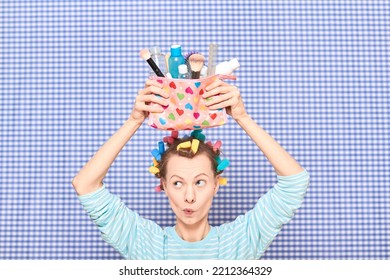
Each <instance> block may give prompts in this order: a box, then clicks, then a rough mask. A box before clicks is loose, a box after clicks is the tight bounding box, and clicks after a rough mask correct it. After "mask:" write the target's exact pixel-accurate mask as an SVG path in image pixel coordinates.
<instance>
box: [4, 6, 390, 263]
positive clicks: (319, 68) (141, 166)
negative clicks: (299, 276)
mask: <svg viewBox="0 0 390 280" xmlns="http://www.w3.org/2000/svg"><path fill="white" fill-rule="evenodd" d="M389 29H390V4H389V1H372V0H370V1H368V0H367V1H210V0H202V1H184V0H181V1H130V0H129V1H95V2H92V1H2V2H1V110H0V114H1V116H0V122H1V134H0V135H1V144H0V145H1V146H0V147H1V148H0V151H1V189H0V258H1V259H120V258H121V257H120V255H119V254H118V253H117V252H116V251H115V250H114V249H113V248H111V247H110V246H109V245H107V244H106V243H105V242H104V241H103V240H102V238H101V237H100V234H99V232H98V230H97V228H96V227H95V225H94V224H93V223H92V222H91V221H90V219H89V217H88V216H87V214H86V213H85V212H84V210H83V209H82V208H81V205H80V204H79V202H78V200H77V198H76V194H75V191H74V190H73V188H72V185H71V180H72V178H73V176H74V175H75V174H76V173H77V172H78V171H79V170H80V168H81V167H82V166H83V165H84V164H85V163H86V162H87V161H88V160H89V159H90V157H91V156H93V154H94V153H95V152H96V151H97V150H98V149H99V148H100V147H101V145H102V144H103V143H104V142H105V141H107V140H108V138H109V137H110V136H111V135H112V134H113V133H115V131H116V130H117V129H118V128H119V127H120V126H121V125H122V124H123V122H124V121H125V120H126V119H127V117H128V116H129V114H130V112H131V108H132V101H133V100H134V98H135V96H136V94H137V91H138V90H139V89H140V88H142V87H143V85H144V81H145V79H146V77H147V69H148V68H147V64H146V63H145V62H144V61H142V60H141V59H140V57H139V51H140V50H141V49H142V48H145V47H151V46H153V45H158V46H160V47H161V48H162V50H163V52H164V53H166V52H168V51H169V46H170V45H171V44H173V43H180V44H181V45H182V46H183V52H184V53H186V52H188V51H190V50H197V51H200V52H201V53H203V54H205V55H206V59H207V50H208V45H209V43H210V42H217V43H218V44H219V56H218V61H222V60H227V59H230V58H233V57H237V58H238V60H239V62H240V63H241V68H240V69H239V70H237V71H236V72H235V73H236V74H237V76H238V80H237V81H236V82H234V84H235V85H237V86H238V87H239V88H240V90H241V94H242V96H243V99H244V102H245V105H246V108H247V111H248V112H249V114H250V115H251V116H252V118H253V119H255V121H256V122H257V123H258V124H260V125H261V126H262V127H263V128H264V129H266V130H267V131H268V132H269V133H270V134H271V135H272V136H273V137H274V138H275V139H276V140H278V142H279V143H280V144H281V145H283V147H285V148H286V149H287V150H288V151H289V152H290V153H291V154H292V155H293V156H294V157H295V158H296V159H297V160H298V161H299V162H300V163H301V164H302V165H303V166H304V167H305V168H306V169H307V170H308V171H309V172H310V175H311V185H310V188H309V190H308V193H307V196H306V199H305V202H304V205H303V207H302V208H301V209H300V210H299V211H298V212H297V215H296V216H295V218H294V219H293V220H292V221H291V222H290V223H289V224H287V225H286V226H284V228H283V230H282V232H281V234H280V235H279V236H278V237H277V238H276V239H275V240H274V242H273V243H272V245H271V246H270V248H269V249H268V251H267V252H266V254H265V255H264V257H263V258H264V259H386V258H389V255H390V253H389V241H390V228H389V227H390V223H389V221H390V219H389V216H390V213H389V211H390V210H389V209H390V208H389V206H390V202H389V200H390V191H389V187H390V172H389V166H390V149H389V138H390V128H389V124H390V116H389V93H390V92H389V89H390V88H389V86H390V84H389V65H390V64H389V63H390V61H389V54H390V53H389V49H390V48H389V39H390V32H389ZM205 134H206V136H207V137H208V139H210V140H213V141H215V140H217V139H222V140H223V150H224V153H225V155H226V157H227V158H229V159H230V160H231V166H230V167H229V168H228V169H227V171H226V172H225V175H226V177H228V178H229V185H228V186H227V187H223V188H222V189H221V191H220V193H219V195H218V197H217V198H216V199H215V201H214V206H213V208H212V211H211V216H210V220H211V223H212V224H213V225H218V224H221V223H224V222H229V221H232V220H233V219H234V218H235V217H236V216H237V215H240V214H243V213H245V212H246V211H248V210H249V209H251V208H252V207H253V206H254V204H255V202H256V200H257V199H258V197H259V196H260V195H262V194H264V193H265V192H266V191H267V190H268V189H269V188H270V187H272V185H273V184H274V183H275V182H276V176H275V173H274V172H273V169H272V167H271V165H270V164H269V163H268V161H267V160H266V158H265V157H264V156H263V154H262V153H261V152H260V150H258V148H257V146H256V145H255V144H254V143H253V142H252V141H251V140H250V138H249V137H248V136H247V135H246V134H245V133H244V132H243V130H241V128H240V127H239V126H238V125H237V124H236V123H235V122H234V121H233V120H232V119H229V122H228V124H226V125H224V126H222V127H219V128H215V129H209V130H207V131H205ZM165 135H167V133H166V132H163V131H159V130H155V129H153V128H150V127H148V126H147V124H146V123H144V125H143V126H142V127H141V128H140V130H139V131H138V132H137V133H136V135H135V136H134V137H133V139H132V140H131V141H130V142H129V143H128V144H127V145H126V147H125V148H124V150H123V151H122V152H121V153H120V155H119V157H118V158H117V160H116V161H115V162H114V164H113V165H112V167H111V169H110V170H109V172H108V174H107V177H106V179H105V182H106V184H107V185H108V187H109V189H110V190H111V191H112V192H113V193H115V194H118V195H119V196H120V197H121V198H122V199H123V200H124V201H125V203H126V204H127V205H128V206H129V207H130V208H132V209H134V210H135V211H138V212H139V213H140V214H141V215H142V216H143V217H145V218H148V219H152V220H154V221H156V222H157V223H158V224H160V225H161V226H167V225H172V224H173V223H174V216H173V214H172V212H171V210H170V208H169V205H168V202H167V200H166V198H165V196H164V195H163V194H158V193H155V192H154V186H155V185H156V184H157V180H156V179H155V178H154V177H153V176H151V175H150V173H149V172H148V167H149V165H150V164H151V155H150V150H151V149H152V148H154V147H157V146H156V145H157V144H156V143H157V141H158V140H160V139H162V137H163V136H165ZM181 135H182V133H181Z"/></svg>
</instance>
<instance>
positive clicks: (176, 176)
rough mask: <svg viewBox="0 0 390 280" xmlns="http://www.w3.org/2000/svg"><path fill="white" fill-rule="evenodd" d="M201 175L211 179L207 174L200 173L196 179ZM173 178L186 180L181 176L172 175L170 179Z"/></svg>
mask: <svg viewBox="0 0 390 280" xmlns="http://www.w3.org/2000/svg"><path fill="white" fill-rule="evenodd" d="M200 175H205V176H206V177H209V176H208V175H207V174H206V173H200V174H198V175H196V176H195V178H197V177H199V176H200ZM173 177H178V178H180V179H182V180H184V179H183V178H182V177H180V176H179V175H172V177H171V178H170V179H172V178H173Z"/></svg>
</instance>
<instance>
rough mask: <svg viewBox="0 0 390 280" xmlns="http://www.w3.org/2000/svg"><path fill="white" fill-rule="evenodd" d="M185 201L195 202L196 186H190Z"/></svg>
mask: <svg viewBox="0 0 390 280" xmlns="http://www.w3.org/2000/svg"><path fill="white" fill-rule="evenodd" d="M185 201H186V202H188V203H194V202H195V201H196V198H195V191H194V188H193V187H192V186H189V187H187V189H186V193H185Z"/></svg>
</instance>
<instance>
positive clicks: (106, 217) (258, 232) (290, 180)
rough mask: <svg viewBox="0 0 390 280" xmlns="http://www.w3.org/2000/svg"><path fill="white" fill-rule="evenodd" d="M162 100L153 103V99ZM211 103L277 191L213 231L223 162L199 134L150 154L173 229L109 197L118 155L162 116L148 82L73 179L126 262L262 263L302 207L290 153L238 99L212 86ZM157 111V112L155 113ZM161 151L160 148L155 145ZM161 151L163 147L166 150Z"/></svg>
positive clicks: (303, 181) (303, 175)
mask: <svg viewBox="0 0 390 280" xmlns="http://www.w3.org/2000/svg"><path fill="white" fill-rule="evenodd" d="M157 94H158V95H160V96H162V97H164V98H158V97H156V95H157ZM208 97H212V99H211V100H209V101H207V103H206V105H207V106H208V107H209V108H210V109H213V110H214V109H220V108H226V112H227V114H229V115H230V116H231V117H232V118H233V119H234V120H235V121H236V122H237V123H238V124H239V125H240V126H241V128H242V129H243V130H244V131H245V132H246V133H247V134H248V135H249V136H250V137H251V139H252V140H253V141H254V143H255V144H256V145H257V146H258V147H259V149H260V150H261V151H262V153H263V154H264V155H265V157H266V158H267V159H268V161H269V162H270V163H271V164H272V166H273V167H274V170H275V172H276V177H277V183H276V184H275V185H274V187H273V188H271V189H270V190H269V191H268V192H267V193H266V194H265V195H263V196H262V197H261V198H260V199H259V200H258V202H257V203H256V205H255V207H254V208H253V209H252V210H250V211H248V212H247V213H246V214H245V215H241V216H239V217H237V218H236V219H235V220H234V221H232V222H230V223H226V224H223V225H221V226H217V227H214V226H210V224H209V222H208V213H209V209H210V207H211V204H212V201H213V197H214V196H215V195H216V193H217V192H218V188H219V185H220V184H221V183H224V181H225V180H224V179H223V178H221V177H220V174H221V173H222V172H223V170H224V169H225V168H226V167H227V165H228V161H227V160H225V159H224V160H221V159H220V157H219V155H220V145H219V144H220V143H219V144H218V142H217V143H215V144H214V145H213V144H212V143H205V136H204V135H203V134H202V132H201V131H194V132H193V133H192V134H191V137H183V139H180V138H178V134H177V133H175V132H173V133H172V135H171V137H166V138H165V139H164V140H165V142H167V145H168V149H167V150H165V147H161V146H160V149H159V150H158V152H156V151H155V152H154V153H153V156H154V159H153V160H154V166H153V167H151V169H150V171H151V172H152V173H153V174H154V175H155V176H156V177H158V178H160V182H161V184H160V186H159V187H158V189H159V190H162V191H164V192H165V195H166V196H167V198H168V200H169V202H170V205H171V207H172V210H173V212H174V213H175V215H176V224H175V226H172V227H166V228H161V227H160V226H158V225H157V224H156V223H154V222H152V221H150V220H147V219H144V218H142V217H140V216H139V215H138V214H137V213H135V212H133V211H131V210H130V209H129V208H127V207H126V206H125V205H124V203H123V202H122V201H121V200H120V198H119V197H118V196H116V195H113V194H111V193H110V192H109V191H108V189H107V188H106V185H105V184H104V182H103V179H104V177H105V175H106V173H107V171H108V169H109V168H110V166H111V164H112V163H113V161H114V160H115V158H116V157H117V156H118V154H119V152H120V151H121V150H122V148H123V147H124V146H125V145H126V143H127V142H128V141H129V140H130V139H131V137H132V136H133V135H134V133H135V132H136V131H137V129H138V128H139V127H140V126H141V125H142V123H143V122H144V121H145V119H146V118H147V116H148V114H149V113H150V112H162V111H163V108H162V107H159V106H153V105H152V103H155V104H159V105H161V106H164V105H167V104H168V103H167V101H166V99H167V98H169V96H168V95H167V94H166V92H165V91H164V90H163V89H162V85H161V84H160V83H158V82H156V81H154V80H147V82H146V84H145V88H144V89H142V90H140V91H139V93H138V96H137V98H136V100H135V104H134V107H133V110H132V113H131V115H130V117H129V119H128V120H127V121H126V122H125V123H124V125H123V126H122V127H121V128H120V129H119V130H118V131H117V132H116V133H115V134H114V135H113V136H112V137H111V138H110V139H109V140H108V141H107V142H106V143H105V144H104V145H103V146H102V147H101V148H100V149H99V151H98V152H97V153H96V154H95V155H94V156H93V157H92V158H91V159H90V161H89V162H88V163H87V164H86V165H85V166H84V167H83V168H82V169H81V170H80V172H79V173H78V174H77V175H76V176H75V177H74V178H73V181H72V184H73V187H74V188H75V190H76V192H77V194H78V198H79V200H80V202H81V204H82V205H83V207H84V209H85V210H86V211H87V213H88V214H89V215H90V217H91V219H92V220H93V221H94V223H95V224H96V225H97V226H98V228H99V230H100V231H101V233H102V237H103V239H104V240H105V241H106V242H108V243H109V244H111V245H112V246H113V247H114V248H115V249H116V250H118V251H119V252H120V254H121V255H122V256H123V257H124V258H125V259H259V258H260V257H261V256H262V255H263V253H264V252H265V250H266V249H267V248H268V246H269V245H270V243H271V242H272V240H273V239H274V238H275V236H276V235H277V234H278V233H279V231H280V229H281V226H282V225H283V224H285V223H287V222H289V221H290V220H291V219H292V217H293V215H294V212H295V210H296V209H298V208H299V207H300V206H301V204H302V201H303V197H304V195H305V193H306V189H307V187H308V185H309V174H308V172H307V171H306V170H305V169H304V168H302V167H301V166H300V165H299V163H298V162H297V161H296V160H295V159H294V158H293V157H292V156H291V155H289V153H288V152H287V151H286V150H285V149H283V147H281V146H280V145H279V144H278V143H277V142H276V141H275V140H274V139H273V138H272V137H271V136H270V135H269V134H268V133H267V132H266V131H265V130H263V129H262V128H261V127H260V126H258V125H257V124H256V123H255V122H254V121H253V120H252V119H251V117H250V116H249V115H248V114H247V112H246V110H245V107H244V103H243V100H242V98H241V95H240V91H239V90H238V88H237V87H235V86H232V85H230V84H227V83H225V82H223V81H222V80H219V79H217V80H216V81H215V82H214V83H212V84H211V85H209V86H208V87H207V88H206V92H205V93H204V94H203V98H208ZM157 107H158V108H157ZM160 145H161V142H160ZM163 145H164V144H163Z"/></svg>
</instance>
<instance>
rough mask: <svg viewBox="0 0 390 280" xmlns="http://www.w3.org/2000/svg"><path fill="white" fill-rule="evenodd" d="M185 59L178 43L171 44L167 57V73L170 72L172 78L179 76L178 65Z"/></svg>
mask: <svg viewBox="0 0 390 280" xmlns="http://www.w3.org/2000/svg"><path fill="white" fill-rule="evenodd" d="M184 63H185V59H184V56H183V55H182V54H181V46H180V45H172V46H171V56H170V57H169V59H168V65H169V73H171V75H172V78H174V79H177V78H178V77H179V65H181V64H184Z"/></svg>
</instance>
